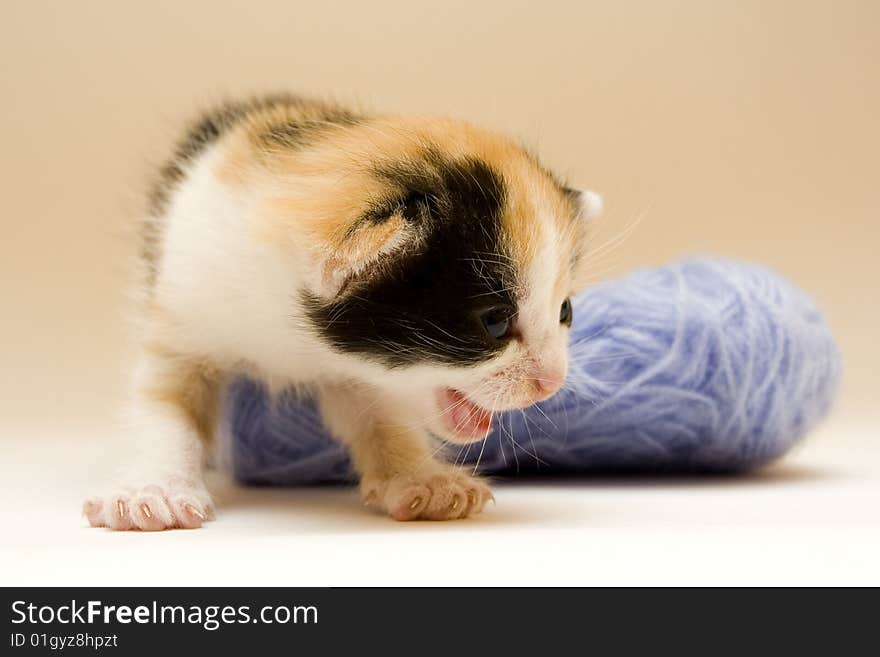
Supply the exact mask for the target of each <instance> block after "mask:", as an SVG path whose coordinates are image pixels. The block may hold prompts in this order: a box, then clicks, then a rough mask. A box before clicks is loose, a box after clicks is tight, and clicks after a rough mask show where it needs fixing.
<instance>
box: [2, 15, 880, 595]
mask: <svg viewBox="0 0 880 657" xmlns="http://www.w3.org/2000/svg"><path fill="white" fill-rule="evenodd" d="M878 74H880V2H876V1H874V0H865V1H862V2H857V1H841V0H833V1H831V0H830V1H828V2H812V1H800V2H799V1H790V2H780V1H763V0H736V1H724V2H722V1H720V0H715V1H712V0H666V1H660V0H656V1H655V0H641V1H638V2H636V1H620V0H601V1H581V2H574V1H573V2H560V1H559V0H541V1H536V0H529V1H527V2H521V1H519V0H507V1H505V2H492V3H480V2H476V1H474V0H469V1H465V0H442V1H438V2H435V3H431V4H427V3H424V4H422V3H418V2H415V0H379V1H375V0H371V1H366V0H364V1H362V2H349V3H345V4H342V3H330V2H328V1H327V0H324V2H320V1H317V2H316V1H314V0H313V1H311V2H305V1H299V2H297V1H295V0H286V1H281V0H270V1H242V2H240V3H229V2H226V3H223V2H219V1H214V2H204V3H196V2H190V1H186V2H183V1H180V0H174V1H167V0H161V1H160V0H138V1H136V2H128V1H122V0H113V1H106V2H86V1H84V0H71V1H66V0H57V1H55V2H45V1H38V0H21V1H19V2H13V1H11V0H0V100H2V102H0V180H2V194H0V222H2V230H0V301H2V305H0V309H2V310H0V313H2V314H0V482H2V484H0V527H4V528H7V529H8V531H0V535H2V538H0V584H7V585H14V584H18V585H35V584H43V585H58V584H69V585H71V584H72V585H82V584H92V585H96V584H97V585H115V586H119V585H123V586H125V585H134V584H149V585H184V586H186V585H196V584H203V585H204V584H211V585H216V584H238V585H267V584H271V585H313V586H327V585H376V584H383V585H385V584H402V585H413V584H416V585H423V584H442V585H449V584H467V585H473V584H477V585H479V584H495V585H498V584H505V585H506V584H526V585H528V584H543V585H547V584H562V585H570V584H580V585H588V584H640V585H645V584H652V583H654V584H666V585H669V584H673V585H678V584H696V585H699V584H707V583H709V584H712V583H715V584H734V585H740V584H761V585H766V584H789V585H791V584H874V585H877V584H880V560H878V558H877V557H878V554H880V523H878V521H877V509H878V508H880V442H878V440H877V438H878V426H880V424H878V404H877V399H876V394H877V388H878V382H880V375H878V370H880V358H878V356H880V349H878V347H877V333H878V325H880V309H878V304H877V291H876V289H877V283H878V281H880V265H878V258H877V255H876V254H877V250H878V247H880V216H878V211H877V208H878V205H880V199H878V188H880V185H878V183H880V161H878V160H880V121H878V117H880V75H878ZM277 88H288V89H293V90H299V91H302V92H306V93H315V94H329V95H333V96H336V97H338V98H340V99H344V100H355V101H358V102H362V103H364V104H365V105H368V106H373V107H376V108H378V109H390V110H401V111H414V112H436V113H445V114H453V115H457V116H461V117H465V118H469V119H472V120H474V121H477V122H479V123H481V124H484V125H486V126H492V127H495V128H498V129H501V130H505V131H507V132H510V133H512V134H514V135H517V136H520V137H522V138H523V139H525V140H526V141H527V142H529V143H531V144H532V145H534V146H536V147H537V148H538V149H539V150H540V151H541V153H543V156H544V158H545V160H546V161H547V162H548V163H549V164H550V165H552V166H554V167H555V168H557V169H558V170H560V171H562V172H564V173H565V174H567V175H568V176H569V178H570V179H571V181H572V182H574V183H577V184H580V185H584V186H590V187H593V188H595V189H597V190H600V191H601V192H603V193H604V195H605V198H606V201H607V205H608V208H609V212H608V214H607V216H606V218H605V219H604V220H603V223H602V224H601V226H602V228H601V231H600V235H599V236H598V237H597V240H599V241H602V240H607V239H614V238H615V237H616V236H618V235H621V234H628V235H629V236H628V237H627V238H626V239H625V240H624V241H623V243H622V244H621V245H620V247H619V248H617V249H616V250H614V251H613V253H612V254H611V256H610V257H608V258H605V259H603V260H602V261H601V262H597V263H596V271H597V274H602V275H613V274H615V273H622V272H624V271H626V270H628V269H630V268H632V267H637V266H643V265H651V264H656V263H661V262H664V261H668V260H670V259H672V258H675V257H679V256H681V255H684V254H687V253H690V252H694V251H703V252H713V253H718V254H723V255H728V256H735V257H742V258H751V259H754V260H758V261H761V262H765V263H767V264H769V265H772V266H774V267H776V268H778V269H779V270H781V271H782V272H784V273H785V274H787V275H788V276H790V277H791V278H792V279H794V280H795V281H797V282H798V283H799V284H800V285H801V286H803V287H804V288H806V289H807V290H809V291H810V292H811V293H812V294H813V295H814V296H815V297H816V298H817V299H818V301H819V302H820V304H821V306H822V307H823V308H824V309H825V312H826V314H827V316H828V319H829V321H830V323H831V325H832V326H833V328H834V330H835V332H836V334H837V335H838V337H839V339H840V343H841V345H842V347H843V351H844V355H845V358H846V375H845V381H844V388H843V391H842V395H841V399H840V403H839V405H838V407H837V410H836V411H835V414H834V417H833V419H831V420H830V421H829V422H826V423H825V424H824V425H823V426H822V427H821V428H820V429H819V430H817V431H816V432H815V433H814V434H813V435H812V436H811V438H810V440H808V441H806V445H805V447H804V448H803V449H800V450H797V451H796V452H795V453H794V454H791V455H788V456H787V457H786V458H785V459H783V460H782V461H781V462H780V463H779V464H777V465H775V466H773V467H771V468H768V469H765V470H762V471H760V472H758V473H754V474H750V475H747V476H742V477H736V478H712V479H693V478H675V477H664V478H662V479H650V478H649V479H644V478H628V479H623V480H617V479H608V478H598V479H597V478H586V477H585V478H581V479H578V480H577V481H556V482H550V481H545V482H534V481H532V482H517V483H515V484H513V483H508V484H506V485H498V486H496V487H495V495H496V499H497V501H498V505H497V507H493V508H491V509H490V510H489V511H488V512H487V513H484V514H482V515H481V516H480V517H478V518H476V519H472V520H468V521H466V522H463V523H439V524H437V523H415V524H413V523H395V522H393V521H391V520H388V519H386V518H383V517H381V516H378V515H370V514H368V513H365V512H364V511H363V510H362V508H361V505H360V503H359V502H358V500H357V494H356V492H355V491H354V490H351V489H339V488H332V489H328V488H323V489H309V490H287V489H285V490H267V489H254V488H250V489H242V488H240V487H236V486H234V485H233V484H231V483H230V482H229V481H228V480H227V479H225V478H223V477H221V476H218V475H216V474H215V473H212V474H211V477H210V479H209V487H210V488H211V490H212V492H213V494H214V497H215V500H216V501H217V503H218V507H219V517H218V520H217V521H216V522H213V523H209V524H208V525H207V526H206V527H205V528H203V529H201V530H199V531H196V532H186V531H175V532H164V533H162V534H159V535H156V534H138V533H131V532H124V533H108V532H105V531H103V530H96V529H89V528H88V527H87V526H86V525H87V523H86V522H85V520H83V519H82V518H80V517H79V515H78V509H79V505H80V501H81V500H82V499H83V498H84V497H85V496H86V495H91V494H94V493H95V492H97V491H98V490H99V488H98V487H99V486H102V485H103V484H104V482H105V480H106V478H107V473H108V471H110V469H111V467H112V466H113V465H114V464H115V463H117V462H118V460H119V458H118V455H117V454H115V453H114V452H115V451H118V450H119V449H121V445H123V444H124V443H125V441H121V440H119V438H120V436H119V433H120V432H119V430H117V429H116V428H115V425H114V422H113V419H114V416H115V412H116V409H117V407H118V406H119V402H120V400H121V398H122V396H123V392H124V390H125V381H126V378H125V373H126V369H127V338H126V335H127V327H126V319H125V318H126V307H127V305H128V301H127V289H128V285H129V282H130V280H131V272H132V268H131V258H132V252H133V248H132V247H133V242H132V241H131V239H130V235H129V227H130V226H131V225H132V220H133V218H134V217H135V216H137V213H138V212H139V211H140V208H141V207H142V201H141V199H142V198H143V190H144V187H145V181H146V180H147V179H148V176H149V174H150V172H151V170H152V167H153V166H154V165H155V163H157V162H159V161H161V159H162V158H163V157H164V156H165V154H166V153H167V151H168V147H169V144H170V143H171V141H172V140H173V138H174V137H175V134H176V131H177V127H178V125H179V123H180V122H181V121H182V120H183V119H185V118H187V117H188V116H190V115H191V114H192V112H193V110H194V109H195V108H197V107H199V106H202V105H204V104H205V103H207V102H210V101H212V100H215V99H218V98H220V97H222V96H223V95H225V94H237V93H241V92H248V91H260V90H266V89H277ZM640 215H643V219H642V220H641V221H640V222H639V223H638V224H637V225H634V220H635V218H636V217H638V216H640ZM633 226H635V227H634V228H633V229H632V230H629V228H630V227H633ZM255 554H256V555H259V558H256V557H255V556H254V555H255Z"/></svg>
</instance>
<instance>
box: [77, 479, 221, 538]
mask: <svg viewBox="0 0 880 657" xmlns="http://www.w3.org/2000/svg"><path fill="white" fill-rule="evenodd" d="M83 513H84V514H85V516H86V518H88V520H89V524H90V525H91V526H92V527H109V528H110V529H119V530H126V529H141V530H145V531H161V530H163V529H196V528H198V527H201V526H202V523H203V522H205V521H206V520H211V519H213V517H214V506H213V504H212V502H211V497H210V495H208V491H207V490H205V488H204V486H202V485H192V484H186V483H167V482H166V483H164V484H161V485H158V484H151V485H146V486H133V487H127V488H121V489H119V490H117V491H115V492H114V493H111V494H110V495H104V496H100V497H92V498H89V499H88V500H86V501H85V503H84V504H83Z"/></svg>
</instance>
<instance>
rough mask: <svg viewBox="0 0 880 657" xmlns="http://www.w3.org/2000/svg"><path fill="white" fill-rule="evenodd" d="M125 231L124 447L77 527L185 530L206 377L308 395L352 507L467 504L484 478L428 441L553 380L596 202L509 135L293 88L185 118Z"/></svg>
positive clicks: (421, 514) (205, 405)
mask: <svg viewBox="0 0 880 657" xmlns="http://www.w3.org/2000/svg"><path fill="white" fill-rule="evenodd" d="M160 178H161V180H160V182H159V184H158V186H157V187H156V189H155V191H154V193H153V195H152V200H151V212H150V218H149V219H148V220H147V221H146V222H145V224H144V226H143V241H142V254H143V259H144V262H145V264H146V265H147V272H148V273H147V276H146V284H145V302H144V304H143V306H144V307H143V337H142V340H141V342H140V355H139V360H138V362H137V366H136V368H135V371H134V398H133V403H132V408H131V412H132V419H133V437H134V439H135V440H134V444H135V447H136V448H137V450H136V452H135V453H134V454H133V455H132V459H131V462H130V463H129V464H127V467H126V469H125V473H126V474H125V475H124V478H123V480H122V485H121V486H119V487H118V488H117V489H116V490H111V491H110V492H109V494H107V495H104V496H99V497H94V498H92V499H90V500H88V501H87V502H86V503H85V513H86V516H87V517H88V519H89V522H90V523H91V524H92V525H95V526H106V527H111V528H113V529H144V530H159V529H168V528H174V527H184V528H193V527H199V526H200V525H201V524H202V523H203V522H204V521H205V520H207V519H209V518H211V517H212V516H213V508H212V504H211V499H210V497H209V495H208V492H207V490H206V489H205V486H204V483H203V479H202V461H203V455H204V453H205V451H206V445H207V444H208V443H209V441H210V440H211V432H212V430H213V427H214V424H215V419H216V414H217V409H218V396H219V394H220V393H221V391H222V387H223V383H224V381H225V380H226V379H227V378H228V377H230V376H231V375H235V374H236V373H248V374H250V375H253V376H258V377H260V378H262V379H263V380H264V381H266V382H267V384H268V385H269V387H270V389H271V390H273V391H278V390H281V389H283V388H285V387H288V386H299V387H300V388H302V389H303V390H304V391H306V392H308V393H309V394H313V395H314V396H315V397H316V399H317V400H318V403H319V406H320V408H321V412H322V414H323V418H324V421H325V423H326V425H327V427H328V428H329V429H330V431H331V432H332V433H333V434H335V435H336V436H337V437H338V438H339V439H340V440H342V441H343V442H344V443H345V444H346V445H347V446H348V448H349V449H350V452H351V455H352V458H353V461H354V463H355V466H356V468H357V470H358V472H359V473H360V476H361V484H360V488H361V493H362V495H363V498H364V500H365V502H366V503H368V504H370V505H373V506H375V507H377V508H379V509H381V510H383V511H384V512H386V513H388V514H389V515H391V516H392V517H394V518H396V519H398V520H412V519H417V518H425V519H433V520H446V519H452V518H463V517H466V516H470V515H472V514H475V513H479V512H480V511H481V509H482V508H483V505H484V504H485V503H486V501H487V500H488V499H490V498H491V493H490V491H489V488H488V487H487V485H486V483H485V482H484V481H482V480H481V479H479V478H476V477H472V476H470V475H469V474H466V473H463V472H461V471H460V470H456V469H453V467H452V466H451V465H450V464H447V463H445V462H443V461H441V460H440V459H439V458H438V457H436V456H435V453H436V447H434V446H432V441H431V435H435V436H440V437H442V438H443V439H445V440H447V441H451V442H453V443H462V444H463V443H468V442H471V441H476V440H481V439H483V438H484V437H485V436H486V435H487V433H488V432H489V430H490V428H491V423H492V413H493V412H495V411H500V410H505V409H513V408H521V407H524V406H528V405H530V404H532V403H534V402H536V401H539V400H543V399H546V398H548V397H549V396H551V395H552V394H553V393H555V392H556V391H557V390H558V389H559V388H560V386H562V384H563V381H564V380H565V375H566V346H567V341H568V333H569V326H570V325H571V321H572V310H571V303H570V302H569V300H568V297H569V295H571V294H572V293H573V292H575V291H576V290H577V289H578V288H579V286H580V285H581V284H582V282H583V280H584V278H585V277H584V268H585V262H584V253H585V248H584V243H585V235H586V223H587V219H588V218H589V217H590V216H592V215H594V214H595V213H597V212H598V210H599V207H600V204H601V200H600V199H599V197H598V196H596V195H595V194H593V193H592V192H584V193H579V192H575V191H573V190H571V189H568V188H566V187H565V186H563V185H562V184H561V183H560V182H559V181H558V179H557V178H555V177H554V176H553V175H552V174H551V173H549V172H548V171H547V170H545V169H544V168H543V167H542V166H541V165H540V164H539V163H538V161H537V160H536V159H535V157H533V156H532V155H531V154H529V153H528V152H526V151H525V150H523V149H522V148H521V147H519V146H518V145H517V144H515V143H513V142H512V141H510V140H508V139H506V138H504V137H501V136H498V135H496V134H492V133H489V132H485V131H482V130H479V129H477V128H475V127H473V126H471V125H469V124H467V123H464V122H460V121H453V120H448V119H440V118H423V117H400V116H378V115H376V116H372V115H368V114H361V113H355V112H353V111H350V110H348V109H345V108H343V107H340V106H337V105H333V104H328V103H323V102H316V101H310V100H305V99H302V98H298V97H294V96H272V97H266V98H260V99H255V100H251V101H247V102H241V103H232V104H228V105H226V106H224V107H221V108H220V109H218V110H217V111H215V112H213V113H210V114H208V115H207V116H205V117H203V118H202V119H201V121H200V122H198V123H197V124H196V125H195V126H194V127H193V128H192V129H191V130H190V131H189V133H188V134H187V136H186V137H185V139H184V140H183V141H182V142H181V143H180V145H179V146H178V149H177V151H176V154H175V156H174V158H173V159H172V160H171V162H170V163H169V164H167V165H166V166H165V167H164V168H163V169H162V171H161V176H160Z"/></svg>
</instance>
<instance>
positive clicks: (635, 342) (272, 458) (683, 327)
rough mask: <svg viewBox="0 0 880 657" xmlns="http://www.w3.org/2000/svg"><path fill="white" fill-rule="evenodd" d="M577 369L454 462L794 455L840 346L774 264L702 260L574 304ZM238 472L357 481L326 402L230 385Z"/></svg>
mask: <svg viewBox="0 0 880 657" xmlns="http://www.w3.org/2000/svg"><path fill="white" fill-rule="evenodd" d="M573 303H574V316H575V323H574V326H573V329H572V338H571V344H570V367H569V377H568V381H567V383H566V386H565V388H564V389H563V391H562V392H560V393H558V394H557V395H556V396H554V397H552V398H551V399H549V400H548V401H546V402H543V403H542V404H540V405H539V407H532V408H529V409H526V410H525V411H524V412H519V411H515V412H510V413H503V414H501V415H500V416H498V417H496V422H495V428H494V430H493V432H492V433H491V434H490V436H489V438H488V440H487V441H486V444H485V446H484V447H483V449H482V454H481V455H480V451H481V445H480V444H479V443H476V444H473V445H470V446H468V447H466V448H459V447H456V448H454V449H451V448H450V455H451V458H453V459H455V458H456V457H457V458H458V459H459V462H465V463H470V464H476V463H477V460H478V459H479V470H480V471H481V472H483V473H487V474H495V475H516V474H526V473H544V474H548V473H557V472H579V471H597V470H621V469H624V470H641V471H670V470H673V471H739V470H745V469H748V468H754V467H757V466H760V465H763V464H766V463H768V462H770V461H772V460H773V459H775V458H777V457H779V456H780V455H782V454H784V453H785V452H786V451H788V450H789V449H790V448H791V447H792V446H793V445H794V444H795V443H796V442H798V441H799V440H800V439H801V438H802V437H803V436H804V435H805V434H806V433H807V432H808V431H809V430H810V429H811V428H812V427H813V426H814V425H815V424H816V423H817V422H818V421H819V420H820V419H821V418H822V417H823V416H824V415H825V414H826V413H827V412H828V410H829V408H830V406H831V402H832V399H833V397H834V394H835V392H836V389H837V383H838V380H839V377H840V355H839V352H838V350H837V346H836V344H835V342H834V339H833V338H832V336H831V334H830V332H829V330H828V328H827V326H826V325H825V324H824V322H823V320H822V317H821V316H820V314H819V311H818V310H817V309H816V307H815V305H814V304H813V303H812V301H811V300H810V299H809V298H808V297H807V296H806V295H805V294H804V293H803V292H802V291H800V290H799V289H797V288H795V287H794V286H792V285H791V284H790V283H788V282H787V281H786V280H785V279H783V278H782V277H780V276H779V275H778V274H776V273H774V272H771V271H769V270H767V269H765V268H763V267H760V266H756V265H752V264H746V263H740V262H734V261H729V260H723V259H718V258H692V259H689V260H684V261H681V262H678V263H673V264H671V265H668V266H665V267H660V268H657V269H648V270H642V271H637V272H634V273H632V274H630V275H628V276H626V277H624V278H621V279H618V280H613V281H610V282H607V283H604V284H602V285H599V286H597V287H595V288H593V289H591V290H589V291H588V292H586V293H584V294H581V295H580V296H578V297H577V298H576V299H574V300H573ZM228 402H229V408H230V412H229V414H228V429H229V431H230V432H231V437H232V462H233V469H234V472H235V474H236V476H237V478H238V479H240V480H241V481H243V482H248V483H256V484H310V483H318V482H342V481H350V480H352V479H353V473H352V470H351V464H350V462H349V460H348V456H347V453H346V450H345V449H344V447H342V446H341V445H340V444H339V443H338V442H336V441H334V440H332V439H331V438H330V437H329V436H328V435H327V433H326V432H325V430H324V429H323V427H322V425H321V420H320V417H319V416H318V413H317V411H316V409H315V406H314V404H313V403H312V402H311V401H308V400H299V399H297V398H296V397H294V396H293V394H292V393H287V394H284V395H282V397H281V399H280V400H276V402H275V405H274V406H273V404H272V403H271V402H270V400H269V398H268V397H267V394H266V392H265V391H264V389H263V388H262V387H261V386H260V384H258V383H256V382H254V381H251V380H247V379H242V380H238V381H236V382H235V383H234V384H233V385H232V386H231V387H230V389H229V398H228Z"/></svg>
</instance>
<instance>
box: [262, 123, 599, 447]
mask: <svg viewBox="0 0 880 657" xmlns="http://www.w3.org/2000/svg"><path fill="white" fill-rule="evenodd" d="M285 166H286V167H287V168H286V169H285V174H286V175H288V176H289V178H288V181H289V182H290V184H291V185H293V186H294V187H295V188H296V190H295V191H294V192H293V195H291V191H290V188H289V187H288V188H287V190H286V191H285V193H284V194H283V195H282V196H281V197H279V199H278V201H277V204H276V207H274V208H273V212H276V211H280V212H281V213H282V214H283V213H285V212H287V213H293V212H295V213H296V214H297V215H298V218H297V220H296V221H295V222H292V223H291V225H293V224H296V225H297V226H299V230H304V231H305V234H303V235H301V236H300V238H301V239H303V240H305V241H306V242H308V243H310V244H314V245H316V247H315V248H316V252H315V261H314V266H313V271H314V276H313V278H312V281H311V284H310V285H309V289H307V290H305V291H303V293H302V301H303V303H304V305H305V308H306V309H307V315H308V318H309V321H310V323H311V326H312V330H313V331H314V332H315V333H316V334H317V335H318V336H320V338H321V340H322V341H324V342H325V343H326V344H327V345H328V346H330V347H331V348H332V349H333V350H335V351H336V352H338V353H340V354H345V355H347V357H349V358H351V359H352V364H353V371H370V372H373V373H374V374H373V375H372V378H373V379H374V381H373V383H374V384H375V385H378V386H380V387H385V388H393V389H394V392H395V395H396V396H397V397H398V398H402V399H406V400H408V404H409V405H410V408H411V411H412V413H413V414H414V415H417V416H418V417H419V418H420V419H423V420H426V421H427V424H428V425H429V427H430V428H431V429H432V430H433V431H434V432H435V433H438V434H440V435H443V436H444V437H446V438H447V439H450V440H453V441H456V442H470V441H472V440H477V439H480V438H483V437H484V436H485V435H486V433H487V432H488V430H489V427H490V423H491V413H492V412H493V411H498V410H507V409H513V408H521V407H525V406H528V405H530V404H533V403H535V402H537V401H540V400H543V399H546V398H548V397H550V396H551V395H553V394H554V393H555V392H556V391H557V390H558V389H559V388H560V386H562V384H563V381H564V380H565V376H566V367H567V344H568V337H569V330H570V326H571V322H572V308H571V303H570V300H569V298H570V296H571V295H572V294H573V293H575V292H576V291H577V290H578V289H579V288H580V287H581V285H582V283H583V279H584V276H583V270H584V254H585V246H584V241H585V235H586V224H587V221H588V219H589V218H590V217H591V216H592V215H594V214H596V213H597V212H598V211H599V210H600V205H601V200H600V199H599V197H598V196H597V195H595V194H593V193H591V192H586V193H581V192H576V191H573V190H571V189H569V188H567V187H565V186H563V185H562V184H561V183H560V182H559V181H558V180H557V179H556V178H555V177H554V176H553V175H551V174H550V173H548V172H547V171H546V170H545V169H544V168H543V167H541V165H540V164H539V163H538V162H537V161H536V159H535V158H534V157H532V156H531V155H530V154H529V153H527V152H526V151H524V150H523V149H522V148H520V147H519V146H517V145H516V144H514V143H513V142H511V141H509V140H507V139H505V138H502V137H499V136H498V135H495V134H491V133H486V132H483V131H480V130H477V129H475V128H473V127H471V126H469V125H468V124H464V123H460V122H453V121H447V120H423V119H399V118H393V119H382V120H374V121H369V122H363V123H358V124H355V125H344V126H340V127H338V128H336V129H334V130H331V131H330V134H327V135H325V136H324V137H323V138H322V139H321V140H320V141H319V142H317V143H316V144H315V145H314V146H313V147H312V148H311V149H306V151H304V152H300V153H299V154H298V156H297V157H296V158H291V160H290V162H289V163H288V164H287V165H285ZM278 204H280V207H279V206H278ZM355 365H369V367H367V368H365V367H354V366H355Z"/></svg>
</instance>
